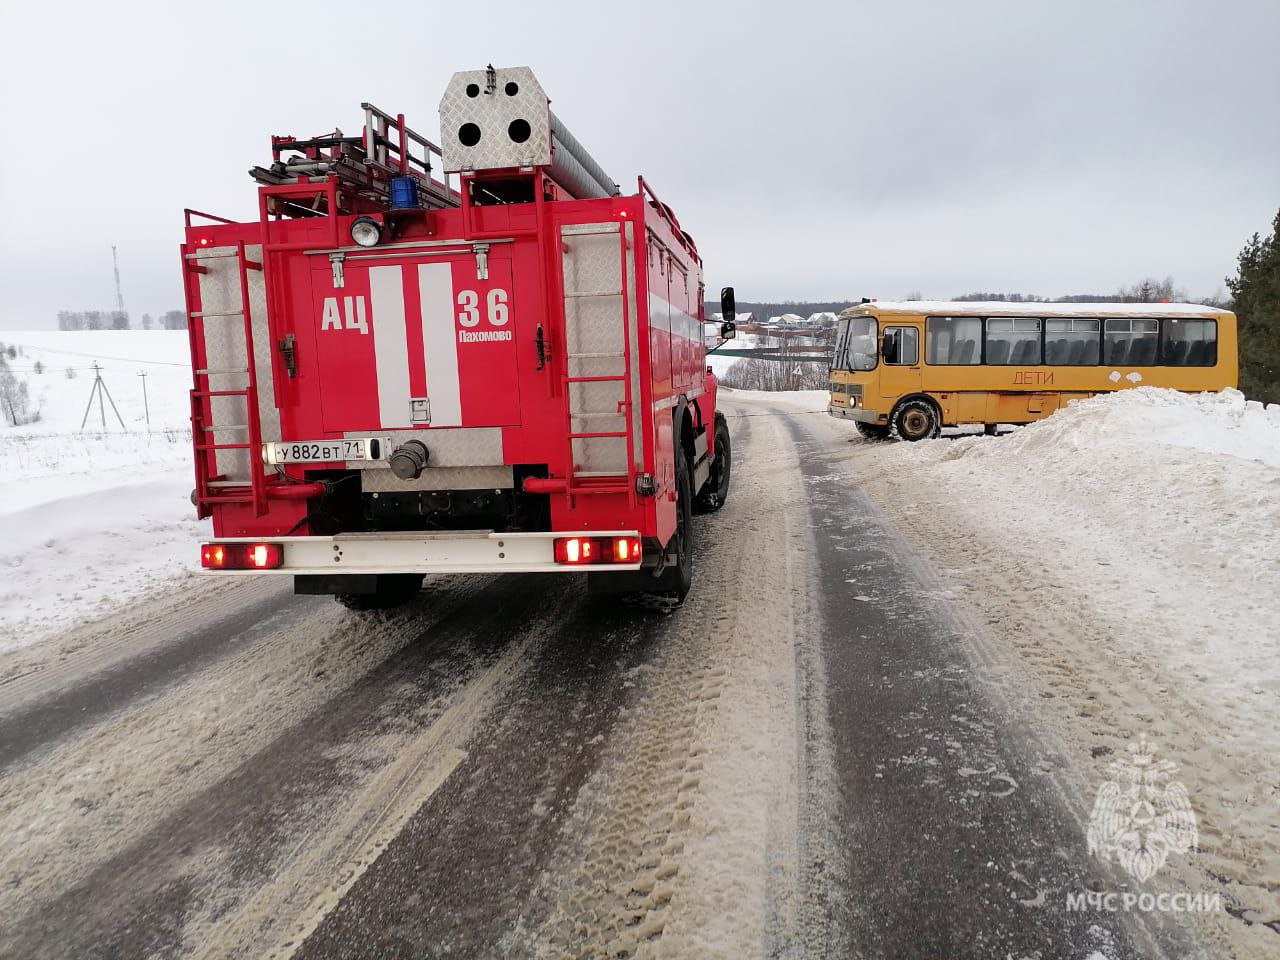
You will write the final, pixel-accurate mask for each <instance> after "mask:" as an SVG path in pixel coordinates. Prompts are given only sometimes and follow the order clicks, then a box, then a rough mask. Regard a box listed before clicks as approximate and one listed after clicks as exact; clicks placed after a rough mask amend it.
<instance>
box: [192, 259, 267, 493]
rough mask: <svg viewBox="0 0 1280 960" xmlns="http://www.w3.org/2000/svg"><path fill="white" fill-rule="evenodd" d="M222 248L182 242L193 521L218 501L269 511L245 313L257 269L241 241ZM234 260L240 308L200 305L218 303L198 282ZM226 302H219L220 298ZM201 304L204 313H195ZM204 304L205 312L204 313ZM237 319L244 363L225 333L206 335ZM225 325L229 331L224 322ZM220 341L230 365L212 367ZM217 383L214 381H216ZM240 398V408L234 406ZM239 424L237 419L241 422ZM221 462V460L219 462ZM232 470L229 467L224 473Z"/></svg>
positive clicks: (250, 333) (250, 332) (250, 338)
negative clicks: (240, 381) (228, 438)
mask: <svg viewBox="0 0 1280 960" xmlns="http://www.w3.org/2000/svg"><path fill="white" fill-rule="evenodd" d="M227 249H228V248H227V247H216V248H211V249H207V250H198V251H194V252H192V251H190V250H188V248H187V246H186V245H185V244H184V245H183V250H182V260H183V267H184V268H185V269H184V270H183V287H184V289H183V293H184V294H185V297H186V306H187V318H188V320H187V333H188V336H189V337H190V341H191V357H192V374H193V386H192V389H191V395H190V398H191V439H192V443H193V444H194V446H195V454H196V457H195V461H196V476H195V479H196V486H195V493H194V499H195V506H196V513H197V515H198V516H199V517H201V518H204V517H207V516H209V515H210V513H211V510H210V509H209V508H210V507H211V506H212V505H213V504H217V503H245V504H251V505H252V506H253V512H254V515H255V516H259V517H260V516H262V515H263V514H265V513H266V512H267V481H268V478H267V476H266V474H265V472H264V467H263V462H262V457H261V450H262V424H261V420H260V415H259V411H258V378H257V369H256V366H255V363H254V356H253V328H252V318H251V315H250V300H249V274H248V271H249V270H261V269H262V264H261V263H260V262H258V261H254V260H250V259H249V258H248V257H247V256H246V255H245V245H244V241H243V240H237V241H236V243H235V247H234V248H233V249H232V252H230V253H228V252H226V251H227ZM232 258H234V260H235V267H234V273H235V278H234V279H235V280H237V281H238V283H237V284H236V288H237V289H238V297H239V303H238V304H236V303H235V301H234V296H235V293H234V292H232V298H233V299H232V300H231V302H228V303H213V304H209V303H206V302H205V301H206V298H210V299H215V300H216V299H219V297H218V296H217V288H216V287H214V286H213V285H212V284H210V285H209V289H208V290H207V291H206V290H205V289H203V288H202V285H201V284H200V283H199V277H201V276H208V275H210V274H211V273H212V272H213V271H215V270H221V269H222V264H220V263H218V262H217V261H226V260H230V259H232ZM223 299H225V297H223ZM197 301H198V302H199V305H200V306H201V308H202V309H194V307H195V306H196V304H197ZM204 307H210V309H203V308H204ZM236 318H239V319H240V321H241V322H240V324H239V325H238V328H239V329H240V330H242V331H243V340H242V344H243V366H241V365H240V364H241V357H240V356H238V355H237V353H238V351H237V350H236V349H235V346H234V345H233V339H234V338H231V337H228V336H227V335H226V334H227V331H225V330H224V331H222V333H221V335H220V337H219V338H218V339H215V338H213V337H211V334H212V333H213V331H211V330H210V327H209V322H210V321H228V320H234V319H236ZM227 326H231V325H230V324H227ZM221 340H225V341H226V343H225V346H223V347H221V348H220V349H221V352H222V353H223V354H226V355H228V356H224V357H222V359H223V362H224V363H230V364H232V365H230V366H221V367H213V366H211V362H212V361H211V360H210V352H211V351H210V343H211V342H220V341H221ZM240 377H243V378H245V384H244V386H242V387H239V386H229V385H227V384H225V383H223V382H222V381H224V380H229V379H231V378H240ZM215 381H217V382H215ZM236 398H239V403H237V402H236ZM225 413H237V414H241V415H242V416H239V417H236V419H234V420H232V421H229V422H224V421H222V420H221V419H220V418H219V416H218V414H225ZM241 420H242V421H243V422H240V421H241ZM227 433H231V434H236V435H238V436H239V437H240V438H241V439H239V440H237V441H236V442H225V441H223V440H222V439H221V437H220V436H219V434H227ZM220 458H221V460H222V461H225V462H224V463H220ZM228 467H231V468H233V469H228Z"/></svg>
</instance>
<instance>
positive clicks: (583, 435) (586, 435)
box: [569, 430, 627, 440]
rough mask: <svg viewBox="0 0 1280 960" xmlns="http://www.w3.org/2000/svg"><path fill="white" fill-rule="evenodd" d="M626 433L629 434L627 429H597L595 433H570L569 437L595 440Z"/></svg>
mask: <svg viewBox="0 0 1280 960" xmlns="http://www.w3.org/2000/svg"><path fill="white" fill-rule="evenodd" d="M626 435H627V434H626V431H623V430H618V431H609V432H604V431H595V432H593V433H571V434H569V439H570V440H594V439H596V438H598V437H625V436H626Z"/></svg>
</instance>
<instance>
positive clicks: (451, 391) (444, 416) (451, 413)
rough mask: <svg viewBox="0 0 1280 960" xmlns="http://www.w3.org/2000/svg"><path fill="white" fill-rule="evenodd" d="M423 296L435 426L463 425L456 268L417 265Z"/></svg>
mask: <svg viewBox="0 0 1280 960" xmlns="http://www.w3.org/2000/svg"><path fill="white" fill-rule="evenodd" d="M418 290H419V292H420V293H421V295H422V351H423V353H424V355H425V358H426V361H427V396H428V397H429V398H430V399H431V425H432V426H433V427H460V426H462V395H461V392H460V390H459V386H458V334H457V328H456V326H455V324H454V318H453V311H454V309H455V306H454V299H453V266H452V265H451V264H448V263H423V264H419V265H418Z"/></svg>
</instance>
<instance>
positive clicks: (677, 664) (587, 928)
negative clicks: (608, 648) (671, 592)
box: [534, 418, 838, 957]
mask: <svg viewBox="0 0 1280 960" xmlns="http://www.w3.org/2000/svg"><path fill="white" fill-rule="evenodd" d="M730 426H731V430H732V432H733V438H734V444H735V450H736V451H737V452H738V455H737V456H736V457H735V476H734V489H733V490H732V491H731V494H730V498H729V501H728V504H727V505H726V506H725V508H724V509H723V510H722V511H721V512H720V513H719V514H718V515H714V516H712V517H709V518H707V519H706V520H702V521H700V522H699V524H698V528H697V534H698V541H697V553H696V561H695V563H696V567H695V570H696V579H695V587H694V592H693V593H692V594H691V595H690V598H689V600H688V601H686V604H685V606H684V607H683V608H682V609H680V610H679V611H677V612H676V613H675V614H674V615H673V616H672V617H671V618H670V619H669V620H668V622H667V630H666V631H665V633H666V636H664V637H662V638H661V639H660V641H659V644H658V646H657V648H656V650H655V656H654V657H653V658H652V659H651V660H649V661H648V662H646V663H645V664H643V665H642V666H640V667H639V668H638V669H636V671H635V675H636V680H637V682H638V683H639V685H640V693H639V695H638V696H637V698H636V700H635V702H634V704H633V705H632V706H631V707H630V708H629V709H628V711H627V718H626V722H625V723H624V724H623V725H622V726H621V727H620V728H619V729H618V730H617V731H615V733H614V736H613V737H612V738H611V740H610V742H609V744H608V745H607V747H606V751H605V757H604V759H603V761H602V763H601V765H600V767H599V769H598V770H597V773H596V774H595V775H594V776H593V777H592V779H591V781H590V783H589V784H588V785H587V786H586V787H585V788H584V789H583V790H582V792H581V793H580V795H579V798H578V801H577V804H576V806H575V809H574V811H573V814H572V819H571V822H570V831H571V834H573V835H576V839H575V840H574V841H573V842H571V843H570V844H569V845H568V846H567V847H566V849H565V851H564V860H563V862H561V863H559V864H557V865H556V866H555V867H552V868H549V869H548V870H547V872H546V873H545V874H544V877H543V880H542V882H541V891H540V895H541V896H543V897H547V898H549V899H551V900H552V901H553V902H554V908H553V910H552V911H551V913H550V915H549V917H548V918H547V919H546V921H545V922H544V923H543V924H542V926H541V928H540V929H539V930H538V931H537V932H536V935H535V937H534V939H535V947H534V949H536V950H537V952H538V953H539V955H541V956H546V957H552V956H556V957H558V956H579V957H596V956H610V957H614V956H622V957H631V956H634V957H648V956H710V955H723V954H725V953H726V952H727V953H728V954H729V955H734V956H753V955H762V954H766V953H769V954H774V955H785V953H786V952H787V950H788V949H789V946H788V945H790V944H795V943H798V942H801V941H802V940H803V939H804V937H805V936H806V935H808V936H810V937H817V938H819V939H828V940H830V941H832V942H834V939H835V937H836V936H837V933H836V932H835V931H832V930H830V929H829V926H828V925H827V924H826V923H825V922H824V921H823V919H822V916H821V911H815V910H814V909H813V908H812V907H813V899H812V897H811V896H810V891H809V890H807V889H805V881H806V880H807V879H810V878H812V876H813V870H812V869H811V864H812V862H813V859H812V858H814V857H815V856H819V855H820V856H824V857H825V858H826V859H827V860H828V861H834V860H837V859H838V857H837V856H835V855H834V850H832V849H831V848H830V846H829V845H828V844H827V841H828V840H829V838H830V837H831V835H832V832H831V830H830V824H829V822H828V820H827V814H828V812H829V811H830V807H829V806H828V805H827V804H826V802H825V800H826V799H829V798H820V797H819V796H818V794H817V791H816V790H812V789H811V788H815V787H818V786H820V784H819V783H818V781H816V780H811V778H810V775H809V774H810V771H809V764H808V762H807V761H806V760H804V759H801V758H802V757H804V755H805V754H806V752H807V747H806V745H805V743H804V742H803V741H804V740H805V738H806V733H807V732H809V731H811V729H812V725H811V724H810V723H809V718H808V716H807V715H806V710H807V709H808V708H809V707H810V706H816V705H817V704H818V703H820V700H815V701H814V702H813V703H802V702H801V701H800V699H799V694H798V692H797V670H798V665H797V660H796V648H797V646H799V645H802V644H803V643H804V639H805V637H806V634H807V633H808V631H809V624H808V623H807V617H808V605H807V603H806V602H805V601H804V599H803V594H804V593H805V591H806V589H807V588H808V585H809V584H811V583H812V582H813V571H812V570H811V569H810V567H809V565H808V564H807V563H806V562H805V561H804V560H803V558H804V557H806V556H807V555H808V554H807V553H805V552H804V551H803V550H799V551H797V550H796V549H795V547H796V542H795V541H796V540H803V539H804V538H805V536H806V534H805V531H804V528H803V525H801V526H800V527H798V528H795V527H793V524H792V520H793V519H794V518H795V508H794V506H792V505H793V504H795V503H800V502H802V501H803V490H802V489H801V487H800V485H799V482H798V472H797V469H796V462H795V452H794V448H793V447H792V445H791V444H790V443H788V442H787V438H786V436H785V434H784V433H783V432H782V431H781V430H780V429H779V428H778V427H777V426H776V425H775V424H765V425H763V426H762V425H761V424H760V423H759V422H757V424H756V425H755V427H754V430H756V431H763V432H764V434H765V436H763V437H760V438H759V439H756V438H752V437H751V431H752V429H753V428H752V427H751V426H750V425H749V424H748V422H747V421H746V420H745V419H744V418H731V419H730ZM795 558H800V559H799V560H796V559H795ZM763 570H768V571H769V576H770V584H769V587H768V589H767V590H761V589H759V576H760V573H761V571H763ZM775 591H776V594H778V595H781V596H784V597H786V598H787V602H785V603H778V602H776V596H775V595H773V594H774V592H775ZM797 595H800V598H801V599H800V602H798V603H792V602H791V601H792V599H793V598H794V597H796V596H797ZM806 669H807V668H806ZM809 679H810V677H807V676H806V677H805V678H804V679H803V681H802V682H803V683H804V685H805V690H804V692H805V694H806V695H813V696H816V695H817V694H818V693H820V691H815V690H814V689H813V688H812V685H811V684H810V683H809ZM816 713H817V715H818V723H819V725H821V724H822V723H823V722H825V711H824V710H823V709H821V708H820V707H819V708H818V709H817V711H816ZM813 742H814V746H815V748H816V747H817V746H819V745H820V743H821V737H820V736H819V737H815V739H814V741H813ZM802 831H807V832H808V836H807V837H805V838H803V839H802V838H801V837H800V833H801V832H802ZM820 849H821V850H822V851H823V852H822V854H818V851H819V850H820Z"/></svg>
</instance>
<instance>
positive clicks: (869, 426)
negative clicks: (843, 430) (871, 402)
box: [853, 420, 889, 440]
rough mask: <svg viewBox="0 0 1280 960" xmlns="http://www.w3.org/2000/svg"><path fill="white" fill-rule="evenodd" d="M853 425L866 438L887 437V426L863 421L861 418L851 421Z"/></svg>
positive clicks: (881, 438) (880, 438)
mask: <svg viewBox="0 0 1280 960" xmlns="http://www.w3.org/2000/svg"><path fill="white" fill-rule="evenodd" d="M853 425H854V426H855V427H856V428H857V430H858V432H859V433H860V434H862V435H863V436H864V437H866V438H867V439H868V440H888V439H889V428H888V427H887V426H881V425H880V424H878V423H863V422H862V421H861V420H855V421H853Z"/></svg>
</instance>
